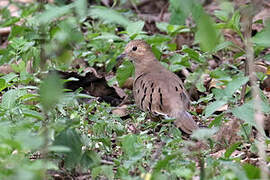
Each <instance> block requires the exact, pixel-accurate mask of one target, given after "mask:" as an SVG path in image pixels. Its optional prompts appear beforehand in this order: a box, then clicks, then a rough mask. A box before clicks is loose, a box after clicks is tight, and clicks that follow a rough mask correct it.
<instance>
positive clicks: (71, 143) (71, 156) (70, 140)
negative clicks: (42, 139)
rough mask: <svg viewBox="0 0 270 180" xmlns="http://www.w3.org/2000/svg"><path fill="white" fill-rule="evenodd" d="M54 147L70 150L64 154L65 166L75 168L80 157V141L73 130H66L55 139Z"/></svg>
mask: <svg viewBox="0 0 270 180" xmlns="http://www.w3.org/2000/svg"><path fill="white" fill-rule="evenodd" d="M53 145H54V146H64V147H67V148H69V149H70V152H65V153H64V154H65V166H67V167H74V166H76V165H77V164H78V163H79V162H80V160H81V157H82V141H81V137H80V135H79V134H78V133H77V131H76V130H74V129H66V130H63V131H61V132H60V134H58V135H57V136H56V137H55V141H54V144H53Z"/></svg>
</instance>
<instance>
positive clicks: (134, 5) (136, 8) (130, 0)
mask: <svg viewBox="0 0 270 180" xmlns="http://www.w3.org/2000/svg"><path fill="white" fill-rule="evenodd" d="M129 2H130V4H131V5H132V7H133V8H134V9H135V11H136V13H137V14H138V15H140V14H141V12H140V10H139V9H138V7H137V6H136V4H135V3H134V2H133V1H132V0H129Z"/></svg>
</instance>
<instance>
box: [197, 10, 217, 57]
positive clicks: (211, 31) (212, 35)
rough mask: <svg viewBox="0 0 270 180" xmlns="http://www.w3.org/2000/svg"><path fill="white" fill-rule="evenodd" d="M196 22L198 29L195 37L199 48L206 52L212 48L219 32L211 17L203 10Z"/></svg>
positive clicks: (214, 46) (215, 43)
mask: <svg viewBox="0 0 270 180" xmlns="http://www.w3.org/2000/svg"><path fill="white" fill-rule="evenodd" d="M196 23H197V25H198V31H197V32H196V35H195V39H196V40H197V41H198V42H199V43H200V47H201V49H202V50H203V51H206V52H209V51H212V50H214V49H215V48H216V46H217V44H218V41H219V37H218V36H219V34H218V32H217V29H216V28H215V26H214V23H213V21H212V19H211V18H210V17H209V16H208V15H207V14H206V13H205V12H203V13H201V15H200V17H199V19H198V20H197V21H196Z"/></svg>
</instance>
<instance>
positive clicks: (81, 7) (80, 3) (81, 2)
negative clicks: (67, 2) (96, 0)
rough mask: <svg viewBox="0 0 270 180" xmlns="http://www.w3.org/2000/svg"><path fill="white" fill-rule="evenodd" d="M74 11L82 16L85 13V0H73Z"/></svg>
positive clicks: (84, 15)
mask: <svg viewBox="0 0 270 180" xmlns="http://www.w3.org/2000/svg"><path fill="white" fill-rule="evenodd" d="M74 3H75V4H74V5H75V10H76V13H77V14H78V15H79V16H80V18H84V17H86V15H87V1H86V0H76V1H75V2H74Z"/></svg>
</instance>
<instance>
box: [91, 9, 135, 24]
mask: <svg viewBox="0 0 270 180" xmlns="http://www.w3.org/2000/svg"><path fill="white" fill-rule="evenodd" d="M89 15H90V16H91V17H93V18H98V19H101V20H103V21H104V23H115V24H119V25H122V26H124V27H127V26H128V25H129V24H130V23H131V21H129V20H128V19H127V18H126V17H124V16H123V15H122V14H120V13H119V12H117V11H115V10H113V9H109V8H106V7H103V6H92V8H91V9H90V12H89Z"/></svg>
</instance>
